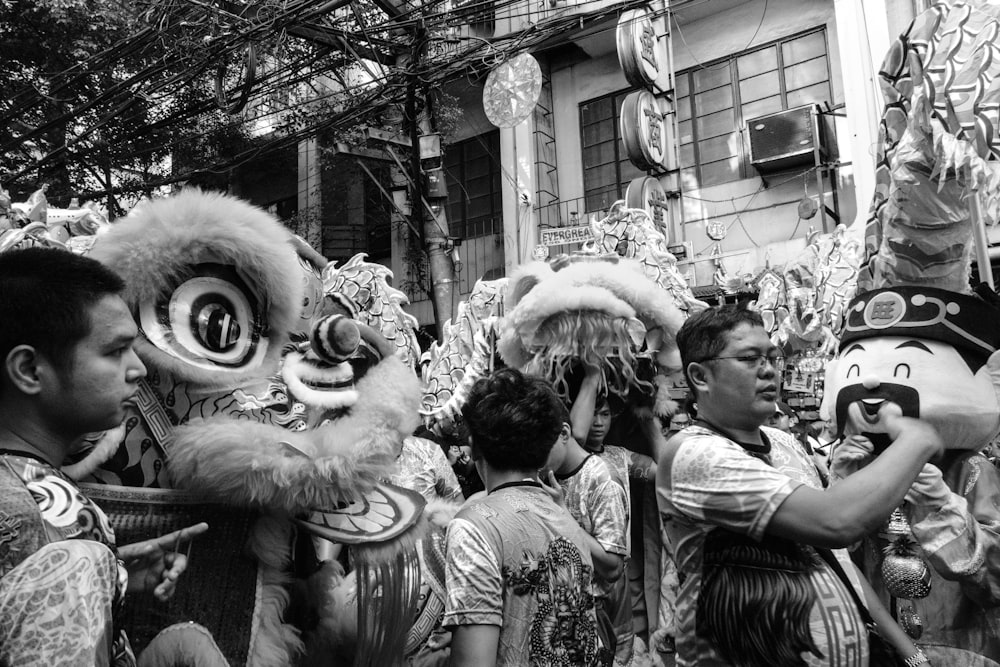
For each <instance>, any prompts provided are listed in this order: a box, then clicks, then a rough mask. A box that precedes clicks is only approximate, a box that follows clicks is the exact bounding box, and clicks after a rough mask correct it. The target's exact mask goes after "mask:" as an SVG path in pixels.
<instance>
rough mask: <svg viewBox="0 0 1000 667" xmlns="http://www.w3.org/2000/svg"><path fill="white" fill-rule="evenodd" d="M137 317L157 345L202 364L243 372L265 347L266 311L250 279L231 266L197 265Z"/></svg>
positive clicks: (259, 360) (147, 334)
mask: <svg viewBox="0 0 1000 667" xmlns="http://www.w3.org/2000/svg"><path fill="white" fill-rule="evenodd" d="M139 322H140V324H141V325H142V329H143V332H144V333H145V335H146V337H147V338H148V339H149V341H150V342H151V343H153V345H155V346H156V347H158V348H159V349H160V350H162V351H163V352H166V353H167V354H170V355H171V356H174V357H177V358H179V359H182V360H184V361H185V362H187V363H190V364H193V365H195V366H198V367H200V368H206V369H213V370H220V371H224V370H234V371H245V370H248V369H249V368H251V367H252V366H254V365H255V364H257V363H260V362H261V361H262V359H263V357H264V354H265V352H266V351H267V342H268V341H267V337H266V335H265V330H266V326H265V325H266V315H265V311H264V308H263V307H262V306H261V304H260V300H259V299H258V298H257V296H256V294H255V293H254V291H253V290H252V289H251V288H250V286H249V284H248V282H247V281H246V280H244V279H243V277H242V276H241V275H240V274H239V273H238V272H237V271H236V270H235V269H233V268H232V267H230V266H223V265H220V264H198V265H196V266H195V267H193V271H192V275H190V276H189V277H188V278H187V279H185V280H183V281H182V282H181V283H180V284H178V285H177V286H176V287H175V288H174V289H173V290H172V291H169V292H167V293H165V294H164V295H163V296H162V297H160V299H158V300H157V302H156V303H148V304H142V306H141V307H140V309H139Z"/></svg>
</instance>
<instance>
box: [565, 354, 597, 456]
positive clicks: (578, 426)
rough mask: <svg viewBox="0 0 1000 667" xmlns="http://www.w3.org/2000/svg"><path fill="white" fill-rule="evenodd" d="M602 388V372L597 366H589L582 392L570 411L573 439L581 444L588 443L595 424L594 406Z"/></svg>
mask: <svg viewBox="0 0 1000 667" xmlns="http://www.w3.org/2000/svg"><path fill="white" fill-rule="evenodd" d="M600 386H601V370H600V369H599V368H597V367H596V366H587V370H586V375H584V376H583V383H582V384H581V385H580V392H579V393H578V394H577V395H576V400H575V401H573V407H572V408H570V411H569V420H570V425H571V426H572V428H573V437H574V438H576V440H578V441H579V442H587V435H588V434H589V433H590V425H591V424H593V423H594V406H595V405H597V391H598V389H600Z"/></svg>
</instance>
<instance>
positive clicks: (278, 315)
mask: <svg viewBox="0 0 1000 667" xmlns="http://www.w3.org/2000/svg"><path fill="white" fill-rule="evenodd" d="M291 238H292V236H291V233H290V232H289V231H288V230H286V229H285V228H284V227H283V226H282V225H281V223H279V222H278V220H277V219H276V218H275V217H274V216H272V215H271V214H269V213H267V212H266V211H264V210H262V209H260V208H257V207H256V206H252V205H251V204H249V203H247V202H245V201H243V200H240V199H237V198H235V197H230V196H228V195H225V194H221V193H208V192H202V191H200V190H197V189H193V188H192V189H188V190H184V191H182V192H180V193H178V194H176V195H173V196H170V197H165V198H163V199H156V200H153V201H150V202H147V203H145V204H142V205H141V206H139V207H137V209H136V210H134V211H133V212H132V213H130V214H129V215H128V216H127V217H126V218H123V219H121V220H119V221H117V222H115V223H114V224H113V225H112V226H111V228H110V229H109V230H108V231H107V232H106V233H104V234H101V235H100V236H99V237H98V239H97V241H96V242H95V244H94V247H93V250H91V252H90V256H91V257H93V258H94V259H96V260H98V261H100V262H102V263H104V264H106V265H107V266H109V267H110V268H112V269H113V270H114V271H116V272H117V273H118V274H119V275H120V276H121V277H122V278H123V279H124V280H125V283H126V289H125V294H124V296H125V300H126V302H128V304H129V306H130V307H131V308H132V309H133V310H135V309H137V308H138V306H139V304H141V303H148V302H151V301H154V300H155V299H157V298H159V297H160V296H162V293H163V290H164V289H168V286H169V285H170V284H172V283H173V282H174V281H176V280H178V279H179V278H181V277H182V276H184V275H185V271H186V268H187V267H189V266H191V265H192V264H195V263H198V262H200V261H204V260H206V259H210V260H212V261H219V262H223V263H229V264H231V265H233V266H235V267H237V268H238V269H240V270H241V272H242V274H243V275H244V276H245V277H246V278H247V279H248V280H250V281H252V282H253V283H254V284H253V287H254V288H255V289H256V291H257V294H258V296H259V297H260V298H261V299H262V300H263V304H264V305H265V307H266V309H267V326H268V330H269V332H270V335H271V340H270V349H269V350H268V353H267V357H266V359H265V362H264V367H263V368H261V367H254V368H252V369H246V371H245V372H242V371H233V372H228V371H225V369H220V370H218V371H209V370H203V369H197V368H195V367H193V366H192V365H191V364H187V363H185V362H184V361H183V360H180V359H177V358H175V357H173V356H171V355H169V354H166V353H164V352H162V351H161V350H159V348H156V347H155V346H153V345H151V344H150V343H149V342H147V341H144V340H140V341H139V342H138V343H137V345H136V349H137V351H138V352H139V354H140V356H142V357H143V358H144V359H145V360H147V361H148V362H149V363H150V364H151V365H153V366H156V367H158V368H162V369H166V370H168V371H170V372H171V373H172V374H173V375H175V376H176V377H178V378H180V379H183V380H187V381H189V382H193V383H195V384H200V385H204V386H208V387H222V386H236V385H238V384H239V382H241V381H243V380H245V379H247V377H260V376H264V375H268V374H270V373H272V372H274V371H275V370H276V369H277V364H278V361H279V359H280V355H281V346H282V344H283V343H284V341H285V338H284V337H285V336H286V335H287V332H288V331H290V330H292V329H293V327H295V326H296V324H297V322H298V319H299V315H300V312H301V310H302V300H303V293H304V292H303V290H304V284H303V280H302V279H301V275H302V268H301V267H300V265H299V260H298V256H297V254H296V251H295V249H294V247H293V245H292V242H291Z"/></svg>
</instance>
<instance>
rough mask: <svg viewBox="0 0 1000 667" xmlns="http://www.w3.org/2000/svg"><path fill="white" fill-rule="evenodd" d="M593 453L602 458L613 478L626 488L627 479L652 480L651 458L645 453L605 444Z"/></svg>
mask: <svg viewBox="0 0 1000 667" xmlns="http://www.w3.org/2000/svg"><path fill="white" fill-rule="evenodd" d="M594 453H595V454H597V455H598V456H600V457H601V458H602V459H604V462H605V463H607V464H608V467H609V468H611V472H612V474H613V475H614V476H615V479H617V480H619V482H620V483H621V485H622V486H623V487H625V488H626V489H628V484H629V480H633V479H634V480H636V481H638V482H652V481H653V477H652V475H651V474H650V471H651V470H652V469H653V467H652V466H653V459H651V458H650V457H648V456H646V455H645V454H640V453H638V452H633V451H632V450H631V449H625V448H624V447H617V446H615V445H605V446H604V448H603V449H601V451H599V452H598V451H595V452H594Z"/></svg>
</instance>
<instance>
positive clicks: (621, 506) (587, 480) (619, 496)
mask: <svg viewBox="0 0 1000 667" xmlns="http://www.w3.org/2000/svg"><path fill="white" fill-rule="evenodd" d="M556 479H557V480H559V486H561V487H562V490H563V492H564V493H565V494H566V509H568V510H569V513H570V514H572V515H573V518H574V519H576V522H577V523H578V524H580V527H581V528H583V529H584V530H585V531H586V532H588V533H589V534H591V535H592V536H593V537H594V539H595V540H597V543H598V544H600V545H601V546H602V547H604V550H605V551H607V552H608V553H611V554H615V555H618V556H628V538H627V534H628V495H626V493H625V489H624V488H622V486H621V484H619V483H618V481H617V480H616V479H615V477H614V476H613V475H612V474H611V469H610V468H609V467H608V464H607V463H605V462H604V460H603V459H601V457H599V456H593V455H588V456H587V458H586V459H585V460H584V462H583V463H582V464H580V466H579V467H578V468H577V469H576V470H574V471H573V472H571V473H569V474H566V475H556ZM613 588H614V582H609V581H603V580H600V579H599V578H596V577H595V589H594V590H595V593H596V594H597V595H598V596H600V597H608V595H610V594H611V591H612V589H613Z"/></svg>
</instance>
